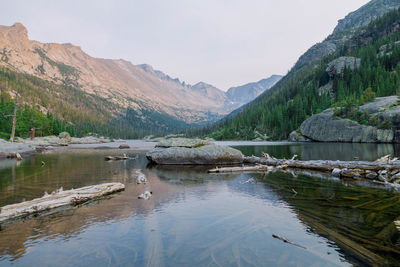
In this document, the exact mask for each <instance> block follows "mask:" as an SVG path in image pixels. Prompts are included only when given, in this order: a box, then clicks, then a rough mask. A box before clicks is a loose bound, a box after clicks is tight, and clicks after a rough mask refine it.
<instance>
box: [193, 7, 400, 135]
mask: <svg viewBox="0 0 400 267" xmlns="http://www.w3.org/2000/svg"><path fill="white" fill-rule="evenodd" d="M399 19H400V9H399V10H394V11H392V12H389V13H387V14H386V15H384V16H383V17H381V18H379V19H377V20H375V21H373V22H372V23H370V24H369V25H368V26H367V27H365V28H364V29H363V31H360V33H359V35H357V34H356V36H355V37H353V38H352V39H351V40H349V41H348V42H347V43H346V44H345V45H344V46H343V47H342V48H341V49H339V50H338V51H337V52H336V53H334V54H333V55H330V56H327V57H325V58H324V59H323V60H321V62H317V63H316V64H313V65H309V66H306V67H303V68H301V69H300V70H296V72H295V73H294V72H293V70H292V71H291V72H289V73H288V75H287V76H286V77H284V78H283V79H282V80H281V81H280V82H278V84H277V85H276V86H275V87H274V88H272V89H271V90H269V91H267V92H266V93H264V94H263V95H261V96H260V97H258V98H257V99H256V100H255V101H253V102H252V103H250V104H248V105H246V106H245V107H243V108H242V109H241V110H240V111H239V112H236V114H235V115H233V116H228V117H227V118H226V119H223V120H221V121H220V122H218V123H216V124H213V125H211V126H209V127H205V128H203V129H201V130H190V131H187V135H189V136H192V135H202V136H205V135H207V136H210V137H213V138H215V139H217V140H229V139H244V140H251V139H254V138H256V137H257V135H256V134H255V132H256V131H257V132H260V133H263V134H266V135H267V136H269V138H270V139H272V140H282V139H286V138H287V137H288V135H289V133H290V132H292V131H293V130H296V129H298V128H299V126H300V124H301V123H302V122H303V121H304V120H305V119H307V118H308V117H309V116H311V115H313V114H316V113H319V112H321V111H323V110H325V109H327V108H330V107H332V106H333V107H336V108H338V107H340V109H339V110H341V111H339V112H337V115H339V116H344V117H346V116H347V117H357V119H360V121H362V122H363V123H364V124H372V125H373V124H374V122H370V121H368V120H365V119H362V118H358V116H359V114H358V115H357V114H356V115H354V114H351V113H354V107H355V106H359V105H361V104H363V103H365V102H366V101H371V94H372V99H373V98H374V97H375V96H378V97H381V96H389V95H395V94H397V93H398V89H399V86H400V64H399V62H400V47H398V46H396V45H393V43H394V42H396V41H398V40H400V32H398V29H397V30H396V31H394V30H392V29H391V28H390V27H391V26H392V25H393V24H394V23H396V22H398V21H399ZM393 31H394V32H393ZM385 44H387V45H388V47H389V48H390V52H389V53H385V54H384V55H382V56H378V54H379V48H380V47H381V46H382V45H385ZM341 56H353V57H357V58H360V59H361V65H360V68H359V69H358V70H354V71H351V70H350V69H345V70H344V72H343V74H342V75H335V76H334V77H330V76H329V75H328V73H327V72H326V68H327V66H328V64H329V62H331V61H332V60H334V59H335V58H338V57H341ZM328 82H331V83H332V89H331V90H332V93H333V94H331V95H330V93H329V92H321V90H318V89H319V88H320V87H321V86H324V85H326V84H327V83H328ZM332 96H333V97H332ZM346 105H347V106H350V107H348V108H347V109H342V108H341V107H342V106H346ZM353 115H354V116H353ZM380 126H381V127H382V128H385V127H390V125H380Z"/></svg>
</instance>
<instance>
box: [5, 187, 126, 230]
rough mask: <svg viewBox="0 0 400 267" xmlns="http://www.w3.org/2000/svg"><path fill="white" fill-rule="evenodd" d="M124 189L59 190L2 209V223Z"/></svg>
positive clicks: (84, 188) (83, 188)
mask: <svg viewBox="0 0 400 267" xmlns="http://www.w3.org/2000/svg"><path fill="white" fill-rule="evenodd" d="M124 189H125V185H123V184H121V183H105V184H99V185H91V186H85V187H82V188H79V189H71V190H67V191H63V190H62V189H61V190H57V191H56V192H53V193H52V194H45V195H44V196H43V197H41V198H36V199H33V200H30V201H25V202H22V203H17V204H12V205H8V206H4V207H2V208H1V209H0V223H1V222H4V221H7V220H10V219H16V218H22V217H26V216H29V215H31V214H35V213H38V212H42V211H47V210H50V209H54V208H59V207H62V206H67V205H76V204H80V203H84V202H86V201H89V200H92V199H97V198H99V197H102V196H106V195H109V194H112V193H115V192H119V191H122V190H124Z"/></svg>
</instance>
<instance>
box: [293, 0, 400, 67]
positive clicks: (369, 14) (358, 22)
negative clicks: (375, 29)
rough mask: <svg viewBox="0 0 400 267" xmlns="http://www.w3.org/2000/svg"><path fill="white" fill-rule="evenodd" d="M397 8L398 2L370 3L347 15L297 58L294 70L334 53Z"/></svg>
mask: <svg viewBox="0 0 400 267" xmlns="http://www.w3.org/2000/svg"><path fill="white" fill-rule="evenodd" d="M399 7H400V1H398V0H372V1H370V2H369V3H367V4H366V5H364V6H363V7H361V8H359V9H358V10H356V11H354V12H352V13H350V14H348V15H347V16H346V17H345V18H344V19H341V20H339V22H338V25H337V26H336V28H335V30H334V31H333V33H332V34H331V35H329V36H328V37H327V38H326V39H325V40H324V41H323V42H321V43H318V44H316V45H314V46H312V47H311V48H310V49H309V50H308V51H307V52H306V53H304V54H303V55H302V56H301V57H300V58H299V60H298V62H297V63H296V65H295V67H294V69H300V68H302V67H303V66H306V65H310V64H312V63H314V62H316V61H319V60H321V59H322V58H323V57H325V56H327V55H330V54H332V53H334V52H336V50H337V49H338V47H340V46H342V45H343V44H344V43H345V42H346V41H348V40H349V39H351V38H352V37H353V36H354V34H355V33H356V31H357V30H358V29H360V28H361V27H364V26H367V25H368V24H369V23H370V22H371V21H373V20H375V19H377V18H379V17H381V16H382V15H384V14H386V13H387V12H389V11H391V10H393V9H396V8H399Z"/></svg>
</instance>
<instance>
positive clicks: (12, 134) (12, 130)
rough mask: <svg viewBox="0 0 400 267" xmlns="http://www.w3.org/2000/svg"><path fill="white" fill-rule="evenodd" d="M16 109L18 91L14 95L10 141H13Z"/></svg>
mask: <svg viewBox="0 0 400 267" xmlns="http://www.w3.org/2000/svg"><path fill="white" fill-rule="evenodd" d="M17 109H18V93H17V94H16V95H15V104H14V115H13V122H12V128H11V136H10V141H11V142H14V136H15V125H16V124H17Z"/></svg>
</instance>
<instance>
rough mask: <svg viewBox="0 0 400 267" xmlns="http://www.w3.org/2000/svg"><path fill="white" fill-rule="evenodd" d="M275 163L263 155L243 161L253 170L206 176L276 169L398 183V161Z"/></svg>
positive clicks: (226, 169) (236, 169) (245, 168)
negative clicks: (299, 170)
mask: <svg viewBox="0 0 400 267" xmlns="http://www.w3.org/2000/svg"><path fill="white" fill-rule="evenodd" d="M294 158H295V157H293V158H292V159H276V158H274V157H271V156H269V155H268V154H266V153H263V157H255V156H251V157H245V158H244V160H243V163H244V164H246V163H247V164H251V165H255V166H249V165H247V166H241V167H224V168H215V169H211V170H209V171H208V172H209V173H230V172H257V171H271V170H279V169H284V170H286V169H301V170H308V171H317V172H323V173H329V174H330V175H331V176H335V177H339V178H340V177H341V178H354V179H360V178H366V179H370V180H376V181H380V182H383V183H388V182H390V183H400V161H399V160H397V159H396V158H395V159H393V160H387V161H340V160H336V161H334V160H308V161H302V160H295V159H294Z"/></svg>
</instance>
